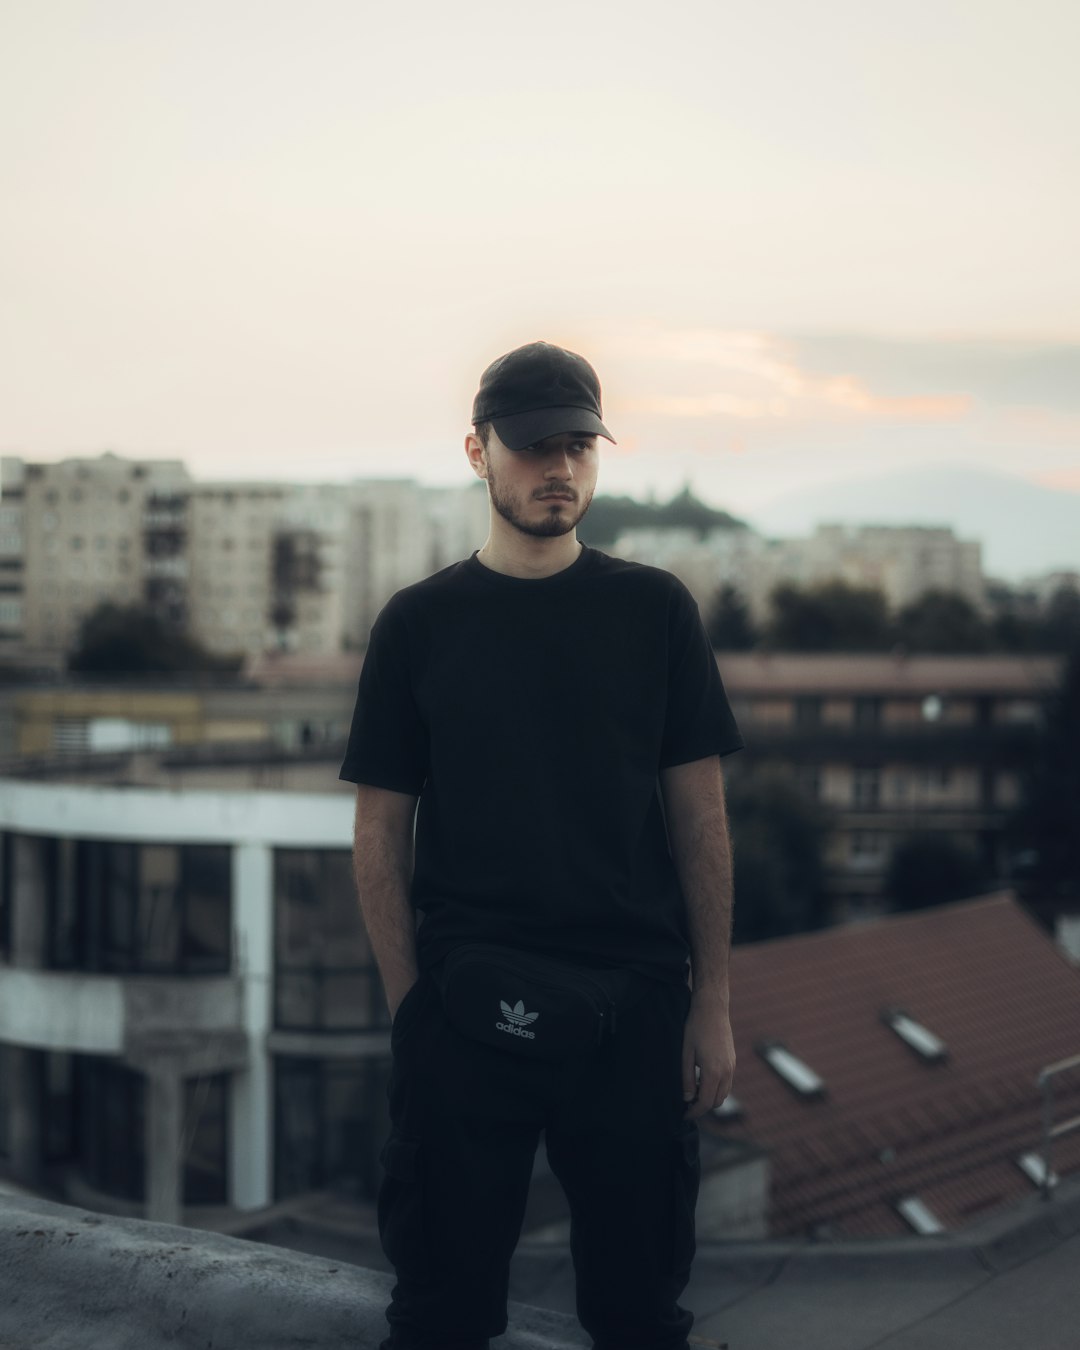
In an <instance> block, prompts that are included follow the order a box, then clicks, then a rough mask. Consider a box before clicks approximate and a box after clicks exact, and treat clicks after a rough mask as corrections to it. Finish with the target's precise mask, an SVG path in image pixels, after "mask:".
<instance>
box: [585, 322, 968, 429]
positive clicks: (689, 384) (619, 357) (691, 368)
mask: <svg viewBox="0 0 1080 1350" xmlns="http://www.w3.org/2000/svg"><path fill="white" fill-rule="evenodd" d="M604 345H605V348H606V349H607V354H608V356H609V357H613V358H614V359H615V361H617V362H621V363H623V364H624V365H626V366H628V367H634V368H638V367H640V372H639V373H638V374H637V375H636V376H635V377H634V378H633V380H632V381H626V380H624V383H626V384H627V385H629V386H630V387H637V388H638V389H642V388H643V389H645V390H646V391H647V392H644V393H638V394H635V395H632V396H630V397H628V398H627V399H626V400H625V406H626V408H627V410H628V411H629V412H632V413H635V412H636V413H648V414H654V415H656V416H660V417H670V418H706V419H707V418H729V419H732V420H735V421H746V422H760V421H774V422H776V421H797V422H813V421H833V420H837V419H845V420H846V419H852V418H856V419H885V420H889V421H930V422H943V421H954V420H956V419H958V418H962V417H964V416H965V415H966V414H967V413H968V412H969V410H970V408H971V403H972V400H971V396H970V395H969V394H966V393H956V392H945V393H913V394H881V393H877V392H875V391H874V390H873V389H871V388H870V387H869V385H868V384H867V383H866V382H865V381H864V380H862V379H860V378H859V377H858V375H856V374H853V373H851V372H850V371H846V370H841V371H833V372H828V373H818V372H814V371H811V370H809V369H807V368H805V366H804V365H803V364H801V363H800V361H799V359H798V353H797V349H796V347H795V344H793V343H792V342H790V341H787V340H785V339H783V338H781V337H779V336H776V335H774V334H770V333H761V332H751V331H740V330H722V329H683V330H672V329H662V328H659V327H655V326H652V325H641V326H638V327H635V328H631V329H624V330H623V331H621V332H619V333H617V334H613V335H611V337H610V338H609V339H608V340H607V341H605V343H604ZM658 385H660V386H666V389H664V391H663V392H661V390H660V389H657V388H656V387H657V386H658ZM672 386H682V387H681V388H678V387H676V388H673V387H672ZM653 390H655V392H652V391H653Z"/></svg>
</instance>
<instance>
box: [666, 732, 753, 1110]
mask: <svg viewBox="0 0 1080 1350" xmlns="http://www.w3.org/2000/svg"><path fill="white" fill-rule="evenodd" d="M660 786H661V789H662V791H663V794H664V814H665V815H666V817H667V828H668V839H669V840H670V843H671V855H672V858H673V860H674V863H675V870H676V872H677V873H678V876H679V883H680V885H681V886H682V891H683V895H684V897H685V899H686V915H687V924H688V927H689V931H690V966H691V972H692V975H693V994H692V997H691V1002H690V1013H689V1016H688V1017H687V1019H686V1028H685V1031H684V1034H683V1061H682V1077H683V1099H684V1100H685V1101H687V1102H690V1101H692V1100H693V1098H694V1097H695V1095H696V1096H697V1101H696V1103H695V1104H694V1106H693V1107H691V1108H690V1109H689V1110H688V1111H687V1113H686V1114H687V1117H688V1118H691V1119H693V1118H695V1117H697V1116H703V1115H704V1114H705V1112H706V1111H708V1110H710V1109H711V1108H712V1107H714V1106H719V1105H720V1103H721V1102H722V1101H723V1100H724V1098H725V1097H726V1096H727V1095H728V1093H729V1092H730V1091H731V1083H732V1079H733V1078H734V1075H735V1047H734V1044H733V1042H732V1036H731V1021H730V1017H729V1013H728V1002H729V987H728V958H729V955H730V952H731V905H732V894H731V892H732V872H731V840H730V837H729V835H728V826H727V811H726V809H725V805H724V777H723V773H722V771H721V768H720V756H719V755H710V756H709V757H708V758H707V759H698V760H694V761H692V762H691V763H689V764H676V765H674V766H673V767H672V768H670V769H662V770H661V771H660ZM695 1068H696V1069H698V1070H700V1080H699V1081H698V1082H697V1084H696V1085H695Z"/></svg>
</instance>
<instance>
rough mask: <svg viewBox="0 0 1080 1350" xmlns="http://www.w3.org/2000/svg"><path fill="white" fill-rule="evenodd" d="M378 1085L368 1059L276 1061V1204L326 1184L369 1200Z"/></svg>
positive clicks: (379, 1073)
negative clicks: (277, 1201) (278, 1201)
mask: <svg viewBox="0 0 1080 1350" xmlns="http://www.w3.org/2000/svg"><path fill="white" fill-rule="evenodd" d="M385 1085H386V1068H385V1065H384V1064H383V1063H382V1062H380V1061H379V1060H375V1059H300V1058H294V1057H292V1056H286V1055H278V1056H277V1057H276V1058H275V1060H274V1199H275V1200H284V1199H285V1198H286V1197H288V1196H290V1195H297V1194H300V1193H302V1192H304V1191H311V1190H321V1189H323V1188H324V1187H329V1186H332V1187H333V1188H334V1189H335V1190H337V1191H340V1192H345V1193H347V1194H350V1195H352V1196H354V1197H357V1198H361V1199H374V1198H375V1195H376V1193H377V1189H378V1161H377V1158H378V1148H379V1146H380V1145H381V1143H382V1140H381V1139H380V1138H378V1137H377V1136H376V1129H377V1128H378V1127H377V1125H376V1122H377V1121H378V1122H380V1124H381V1118H382V1117H381V1112H382V1111H383V1110H384V1109H385V1108H384V1107H383V1106H382V1102H383V1098H384V1095H385Z"/></svg>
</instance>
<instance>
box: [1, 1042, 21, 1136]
mask: <svg viewBox="0 0 1080 1350" xmlns="http://www.w3.org/2000/svg"><path fill="white" fill-rule="evenodd" d="M16 1053H17V1051H16V1049H15V1047H14V1046H13V1045H0V1158H7V1157H9V1156H10V1153H11V1139H10V1137H9V1135H10V1127H9V1125H8V1121H9V1120H10V1119H11V1083H12V1082H13V1081H14V1078H15V1055H16Z"/></svg>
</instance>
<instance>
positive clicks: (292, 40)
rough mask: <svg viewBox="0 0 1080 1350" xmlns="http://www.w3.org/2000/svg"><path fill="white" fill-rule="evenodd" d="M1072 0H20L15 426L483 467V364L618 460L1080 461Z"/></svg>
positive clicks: (1079, 214) (778, 472)
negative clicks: (476, 421)
mask: <svg viewBox="0 0 1080 1350" xmlns="http://www.w3.org/2000/svg"><path fill="white" fill-rule="evenodd" d="M1078 51H1080V6H1078V5H1077V4H1076V3H1075V0H1030V2H1029V3H1028V4H1026V5H1023V6H1021V5H1008V6H1006V5H1001V4H997V3H991V2H990V0H932V2H927V0H907V2H906V3H903V4H900V3H892V2H891V0H882V2H881V3H873V4H868V3H866V0H850V2H848V0H844V2H842V3H840V2H837V0H822V3H819V4H815V5H807V4H805V3H804V2H802V0H762V2H761V3H755V4H753V5H748V4H739V5H734V4H728V3H722V2H719V0H709V2H708V3H696V2H695V3H687V0H675V2H674V3H669V4H665V5H655V4H651V5H644V4H638V3H635V0H619V2H618V3H615V0H600V3H592V4H590V3H588V0H574V2H573V3H565V2H564V0H549V3H547V4H544V5H542V6H523V5H515V4H511V3H505V2H504V3H501V4H496V3H489V2H488V0H463V2H462V3H459V4H457V5H453V6H451V5H446V4H445V3H435V2H434V0H418V2H417V3H415V4H412V5H402V6H396V7H390V6H385V5H380V6H375V5H372V4H364V3H359V2H358V0H306V2H305V3H303V4H301V3H299V0H290V2H289V3H284V2H283V0H186V2H185V3H180V2H179V0H96V2H88V3H78V2H76V0H33V2H32V3H21V4H20V3H17V2H16V0H8V3H6V4H4V5H2V6H0V162H2V164H3V179H2V181H3V185H4V186H3V203H4V208H3V211H2V212H0V309H2V315H3V322H2V327H0V368H2V370H3V390H4V393H3V397H2V399H0V453H2V454H7V455H20V456H22V457H24V458H26V459H31V460H33V459H57V458H61V457H64V456H68V455H88V454H97V453H99V452H100V451H102V450H104V449H113V450H115V451H116V452H117V453H118V454H122V455H131V456H147V457H158V456H160V457H169V458H182V459H184V460H185V461H186V462H187V463H188V465H189V467H190V468H191V470H192V472H194V473H195V474H197V475H198V476H200V477H225V476H235V477H266V478H278V479H281V478H286V479H287V478H293V479H303V480H314V479H319V478H348V477H354V476H368V475H380V476H382V475H393V476H412V477H419V478H421V479H424V480H426V481H430V482H444V483H445V482H455V481H465V478H466V476H467V468H466V465H465V461H464V457H463V454H462V451H461V441H462V438H463V436H464V433H465V431H466V430H467V422H468V413H469V407H470V404H471V400H472V395H473V393H474V391H475V388H476V384H477V380H478V377H479V374H480V371H481V369H482V368H483V366H484V365H486V364H487V362H488V361H489V360H491V359H492V358H493V357H495V356H497V355H499V354H500V353H502V352H504V351H506V350H508V349H509V348H511V347H513V346H516V345H518V344H519V343H522V342H528V341H532V340H533V339H535V338H545V339H547V340H549V341H553V342H559V343H562V344H564V345H566V346H569V347H572V348H573V349H575V350H577V351H580V352H581V353H583V354H584V355H585V356H587V357H588V358H589V359H590V360H591V361H592V362H593V364H594V365H595V366H596V368H597V370H598V372H599V374H600V378H601V381H602V383H603V386H604V399H605V414H606V419H605V420H606V421H607V424H608V426H609V427H610V428H611V429H612V431H613V433H614V434H615V436H616V437H617V439H618V441H619V445H618V447H617V448H616V449H612V450H610V452H605V453H606V459H605V463H604V466H603V469H602V474H603V477H602V480H601V485H602V487H606V488H607V489H609V490H619V491H634V492H639V493H643V492H646V491H649V490H653V491H656V492H658V493H660V494H667V493H670V492H671V491H673V490H675V489H676V488H677V487H679V486H680V485H681V484H682V483H683V482H684V481H686V480H687V479H689V480H691V481H692V482H693V483H694V485H695V486H696V487H697V489H698V490H699V492H701V493H702V495H704V496H705V497H706V498H707V499H709V500H711V501H713V502H715V503H716V504H718V505H726V506H730V507H731V508H733V509H736V510H753V508H754V507H755V506H756V505H760V504H761V503H763V502H765V501H767V500H768V499H769V498H770V497H771V496H773V495H775V494H776V493H778V492H781V491H790V490H792V489H798V488H800V487H802V486H806V487H810V486H813V485H815V484H820V483H822V482H827V481H829V480H832V479H842V478H845V477H851V476H856V475H867V474H871V473H878V472H884V471H887V470H894V469H897V468H911V467H912V466H913V465H919V464H923V463H926V464H929V463H931V462H937V461H941V460H947V461H949V462H950V463H954V464H970V465H978V466H981V467H984V468H993V469H997V470H999V471H1003V472H1007V473H1012V474H1017V475H1021V476H1023V477H1025V478H1027V479H1028V480H1030V481H1032V482H1037V483H1041V484H1044V485H1049V486H1052V487H1055V488H1058V489H1060V490H1062V491H1067V492H1077V493H1080V248H1078V246H1077V240H1078V239H1080V174H1078V172H1077V164H1078V162H1080V80H1078V79H1077V77H1076V56H1077V52H1078Z"/></svg>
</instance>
